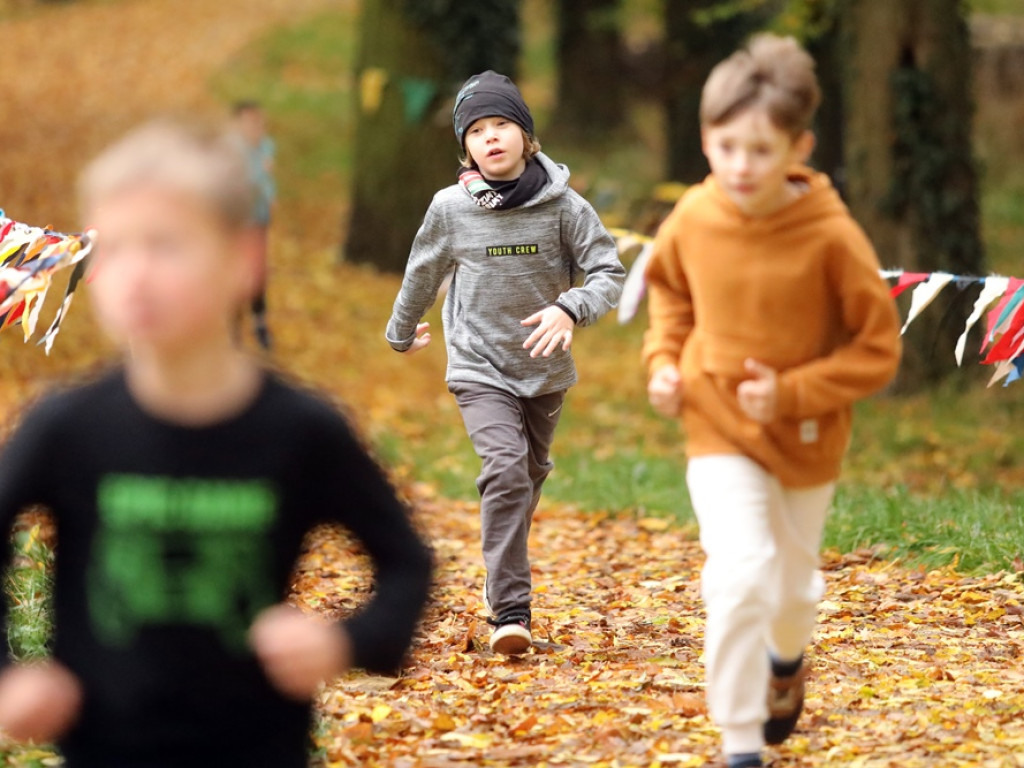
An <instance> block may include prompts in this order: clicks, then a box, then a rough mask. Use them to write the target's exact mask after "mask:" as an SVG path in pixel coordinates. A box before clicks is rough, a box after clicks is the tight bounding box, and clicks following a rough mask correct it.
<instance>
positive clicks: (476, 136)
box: [465, 117, 526, 181]
mask: <svg viewBox="0 0 1024 768" xmlns="http://www.w3.org/2000/svg"><path fill="white" fill-rule="evenodd" d="M465 142H466V152H468V153H469V156H470V158H472V160H473V162H474V163H476V167H477V168H479V169H480V173H482V174H483V175H484V177H485V178H488V179H493V180H494V181H511V180H512V179H518V178H519V177H520V176H522V175H523V171H524V170H525V169H526V159H525V158H524V157H523V152H524V150H525V148H526V147H525V145H524V143H523V129H522V128H520V127H519V124H518V123H514V122H512V121H511V120H509V119H508V118H505V117H482V118H480V119H479V120H477V121H476V122H475V123H473V124H472V125H471V126H469V130H467V131H466V137H465Z"/></svg>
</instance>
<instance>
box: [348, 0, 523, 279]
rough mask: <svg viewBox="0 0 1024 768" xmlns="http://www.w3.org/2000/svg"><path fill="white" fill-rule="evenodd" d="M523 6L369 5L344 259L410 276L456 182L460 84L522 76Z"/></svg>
mask: <svg viewBox="0 0 1024 768" xmlns="http://www.w3.org/2000/svg"><path fill="white" fill-rule="evenodd" d="M518 10H519V0H501V1H500V2H499V1H498V0H494V1H493V2H491V3H488V4H486V5H484V4H481V3H466V2H464V0H447V1H446V2H445V1H442V0H435V2H433V3H423V2H419V1H418V0H363V2H362V7H361V13H360V20H359V53H358V57H357V66H356V72H357V83H356V88H355V105H354V106H355V114H356V115H357V122H356V135H355V147H354V150H353V152H354V156H353V181H352V208H351V213H350V219H349V226H348V237H347V239H346V242H345V245H344V249H343V258H345V259H348V260H349V261H353V262H358V263H367V264H373V265H375V266H377V267H378V268H380V269H382V270H385V271H390V272H401V271H402V270H403V269H404V268H405V264H406V261H407V259H408V256H409V248H410V246H411V245H412V241H413V238H414V237H415V236H416V231H417V230H418V229H419V226H420V224H421V223H422V221H423V214H424V212H425V211H426V209H427V206H428V205H429V204H430V200H431V197H432V196H433V194H434V193H435V192H436V191H437V190H438V189H441V188H442V187H444V186H447V185H448V184H451V183H453V182H454V181H455V173H456V170H457V169H458V158H459V156H460V154H461V152H460V149H459V146H458V144H457V143H456V141H455V133H454V131H453V129H452V121H451V109H452V99H453V98H454V95H455V91H456V89H457V88H458V86H459V84H460V83H461V82H462V81H463V80H465V79H466V78H468V77H469V76H470V75H473V74H475V73H477V72H480V71H482V70H484V69H488V68H495V69H500V70H501V71H502V72H503V73H505V74H508V75H510V76H514V74H515V67H514V65H515V61H516V57H517V55H518V50H519V26H518Z"/></svg>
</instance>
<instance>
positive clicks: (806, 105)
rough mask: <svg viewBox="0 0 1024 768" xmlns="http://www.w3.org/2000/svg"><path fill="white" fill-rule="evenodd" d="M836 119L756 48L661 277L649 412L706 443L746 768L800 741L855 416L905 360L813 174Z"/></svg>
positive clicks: (663, 234)
mask: <svg viewBox="0 0 1024 768" xmlns="http://www.w3.org/2000/svg"><path fill="white" fill-rule="evenodd" d="M818 101H819V90H818V84H817V80H816V77H815V73H814V62H813V60H812V59H811V57H810V56H808V55H807V53H806V52H804V51H803V50H802V49H801V48H800V47H799V46H798V45H797V43H796V42H794V41H793V40H792V39H791V38H786V39H783V38H778V37H774V36H771V35H761V36H758V37H755V38H754V39H753V40H752V41H751V43H750V45H749V46H748V47H747V48H746V49H744V50H741V51H739V52H737V53H735V54H734V55H733V56H731V57H730V58H729V59H727V60H726V61H724V62H722V63H721V64H719V65H718V66H717V67H716V68H715V69H714V71H713V72H712V73H711V76H710V77H709V78H708V81H707V83H706V85H705V86H704V91H703V95H702V100H701V108H700V109H701V123H702V135H703V148H704V154H705V155H706V156H707V159H708V162H709V164H710V166H711V175H710V176H709V177H708V179H707V180H705V181H704V182H703V183H702V184H699V185H697V186H695V187H693V188H691V189H690V190H689V191H688V192H687V193H686V194H685V195H684V196H683V198H682V199H681V200H680V201H679V204H678V205H677V206H676V209H675V210H674V211H673V212H672V214H671V215H670V216H669V218H668V219H667V220H666V221H665V223H664V224H663V225H662V227H661V230H660V231H659V233H658V236H657V240H656V243H655V251H654V255H653V257H652V259H651V263H650V264H649V265H648V268H647V281H648V284H649V289H650V329H649V331H648V332H647V337H646V340H645V344H644V358H645V360H646V363H647V366H648V369H649V372H650V384H649V395H650V400H651V403H652V405H653V406H654V407H655V408H656V409H657V410H658V411H660V412H661V413H663V414H664V415H666V416H676V415H679V414H681V415H682V420H683V424H684V425H685V428H686V433H687V453H688V456H689V466H688V469H687V473H686V479H687V483H688V485H689V489H690V496H691V499H692V501H693V507H694V510H695V512H696V514H697V519H698V522H699V523H700V540H701V545H702V547H703V548H704V551H705V553H706V555H707V561H706V564H705V566H704V571H703V577H702V592H703V597H704V602H705V605H706V608H707V629H706V635H705V664H706V671H707V696H708V702H709V708H710V712H711V715H712V717H713V718H714V720H715V721H716V722H717V724H718V725H719V726H720V727H721V728H722V735H723V740H724V751H725V754H726V757H727V760H728V764H729V766H730V768H746V767H748V766H759V765H761V764H762V763H761V750H762V747H763V746H764V744H765V743H766V742H767V743H769V744H778V743H781V742H782V741H783V740H784V739H785V738H786V737H787V736H789V734H790V733H791V732H792V730H793V728H794V727H795V725H796V722H797V718H798V717H799V715H800V712H801V709H802V707H803V697H804V671H805V664H804V658H803V654H804V649H805V648H806V646H807V645H808V643H809V642H810V640H811V634H812V632H813V629H814V622H815V616H816V612H817V602H818V600H819V599H820V597H821V595H822V591H823V581H822V578H821V575H820V573H819V572H818V570H817V567H818V549H819V546H820V542H821V534H822V528H823V525H824V522H825V517H826V512H827V510H828V507H829V504H830V503H831V499H832V493H833V490H834V487H835V481H836V478H837V476H838V474H839V469H840V464H841V462H842V458H843V454H844V453H845V451H846V447H847V442H848V439H849V436H850V420H851V410H850V408H851V405H852V404H853V403H854V402H855V401H856V400H858V399H860V398H863V397H866V396H867V395H869V394H871V393H872V392H875V391H877V390H879V389H880V388H882V387H884V386H885V385H886V383H887V382H888V381H889V380H890V379H891V378H892V376H893V374H894V372H895V370H896V366H897V364H898V363H899V358H900V342H899V325H898V322H897V315H896V310H895V308H894V305H893V302H892V300H891V299H890V298H889V293H888V290H887V287H886V285H885V284H884V283H883V282H882V280H881V278H880V277H879V274H878V261H877V259H876V257H875V253H874V251H873V249H872V247H871V244H870V243H869V242H868V240H867V238H866V237H865V236H864V233H863V232H862V231H861V229H860V227H858V226H857V224H856V223H855V222H854V221H853V219H852V218H851V217H850V214H849V212H848V211H847V209H846V207H845V206H844V205H843V203H842V202H841V201H840V199H839V196H838V195H837V194H836V192H835V190H834V189H833V188H832V186H831V184H830V183H829V180H828V178H827V177H826V176H824V175H823V174H820V173H816V172H814V171H812V170H811V169H809V168H807V167H805V166H804V165H803V163H804V162H806V160H807V158H808V156H809V155H810V153H811V150H812V148H813V146H814V137H813V135H812V134H811V133H810V131H809V126H810V124H811V119H812V117H813V115H814V112H815V109H816V108H817V105H818Z"/></svg>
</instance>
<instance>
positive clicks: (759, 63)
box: [700, 34, 821, 138]
mask: <svg viewBox="0 0 1024 768" xmlns="http://www.w3.org/2000/svg"><path fill="white" fill-rule="evenodd" d="M820 102H821V89H820V88H819V87H818V78H817V76H816V75H815V73H814V59H812V58H811V56H810V54H809V53H807V51H805V50H804V49H803V48H801V47H800V44H799V43H797V41H796V40H794V39H793V38H792V37H779V36H778V35H771V34H760V35H755V36H754V37H753V38H752V39H751V40H750V42H749V43H747V46H746V47H745V48H741V49H740V50H738V51H736V53H734V54H733V55H732V56H730V57H729V58H728V59H726V60H725V61H723V62H721V63H719V64H718V65H717V66H716V67H715V68H714V69H713V70H712V71H711V75H710V76H709V77H708V79H707V82H706V83H705V84H704V90H703V92H702V93H701V100H700V121H701V124H702V125H709V126H716V125H722V124H723V123H727V122H729V121H730V120H732V119H733V118H734V117H735V116H736V115H738V114H739V113H740V112H742V111H743V110H745V109H749V108H750V107H761V108H763V109H764V110H765V111H766V112H767V113H768V117H769V118H770V119H771V121H772V123H773V124H774V125H775V126H776V127H777V128H779V129H780V130H783V131H786V132H787V133H789V134H790V135H791V136H793V137H794V138H796V137H797V136H799V135H800V134H801V133H803V132H804V131H806V130H807V129H808V128H810V126H811V120H812V119H813V118H814V112H815V110H816V109H817V108H818V104H819V103H820Z"/></svg>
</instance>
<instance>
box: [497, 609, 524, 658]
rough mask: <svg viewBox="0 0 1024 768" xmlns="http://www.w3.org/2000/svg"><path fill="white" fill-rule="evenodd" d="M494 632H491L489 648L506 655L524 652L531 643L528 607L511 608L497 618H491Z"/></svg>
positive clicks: (516, 654)
mask: <svg viewBox="0 0 1024 768" xmlns="http://www.w3.org/2000/svg"><path fill="white" fill-rule="evenodd" d="M490 623H491V624H493V625H494V627H495V628H494V632H492V633H491V650H492V651H494V653H501V654H504V655H506V656H518V655H519V654H521V653H526V652H527V651H528V650H529V648H530V646H531V645H533V635H531V634H530V609H529V608H525V609H513V610H511V611H507V612H506V613H505V614H503V615H502V616H501V617H499V618H498V619H491V620H490Z"/></svg>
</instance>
